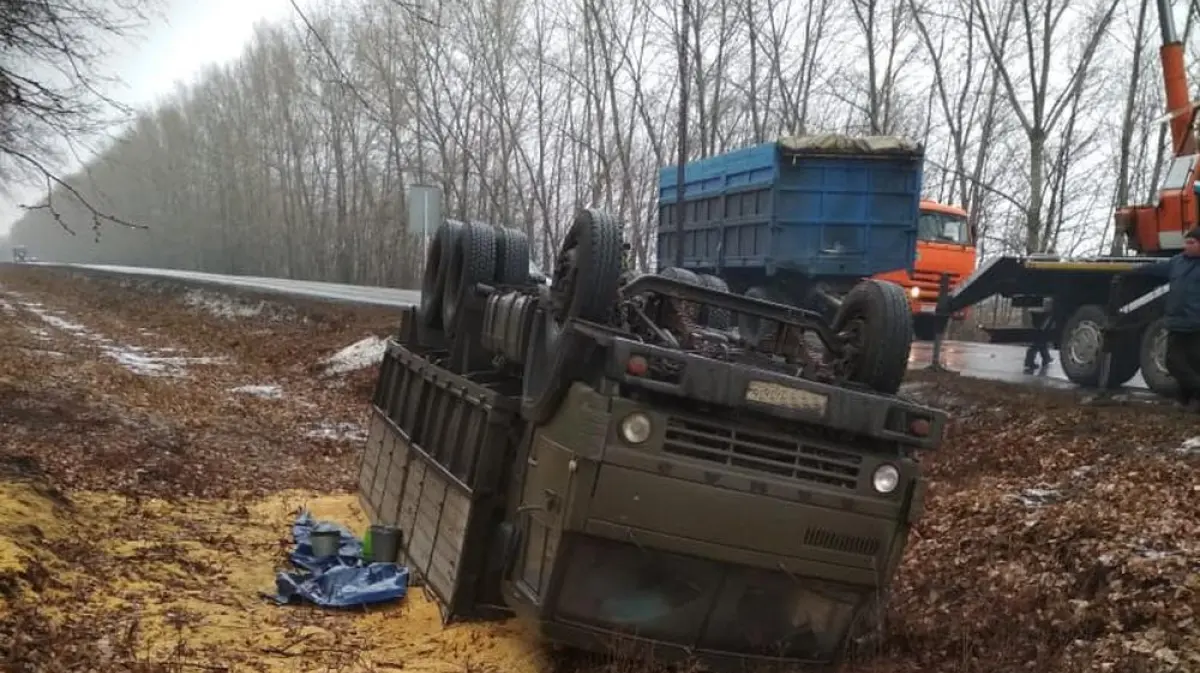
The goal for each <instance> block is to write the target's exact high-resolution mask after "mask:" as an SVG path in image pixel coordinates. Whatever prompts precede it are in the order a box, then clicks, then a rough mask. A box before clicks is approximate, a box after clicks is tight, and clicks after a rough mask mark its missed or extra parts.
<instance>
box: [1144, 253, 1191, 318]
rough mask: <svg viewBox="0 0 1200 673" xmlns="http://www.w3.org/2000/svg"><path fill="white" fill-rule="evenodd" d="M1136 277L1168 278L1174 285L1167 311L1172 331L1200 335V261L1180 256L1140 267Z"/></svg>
mask: <svg viewBox="0 0 1200 673" xmlns="http://www.w3.org/2000/svg"><path fill="white" fill-rule="evenodd" d="M1135 273H1138V274H1146V275H1150V276H1156V277H1158V278H1165V279H1167V281H1168V282H1169V283H1170V289H1168V290H1167V306H1166V310H1165V311H1164V315H1165V316H1166V318H1167V329H1168V330H1171V331H1173V332H1200V257H1188V256H1187V255H1184V254H1183V253H1180V254H1178V255H1175V256H1174V257H1172V258H1171V259H1167V260H1163V261H1161V262H1155V263H1154V264H1147V265H1146V266H1143V267H1140V268H1138V269H1137V271H1135Z"/></svg>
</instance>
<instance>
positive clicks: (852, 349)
mask: <svg viewBox="0 0 1200 673" xmlns="http://www.w3.org/2000/svg"><path fill="white" fill-rule="evenodd" d="M833 329H834V331H835V332H838V333H839V334H841V335H842V336H843V338H844V339H845V340H846V343H847V348H848V349H849V350H848V352H847V354H846V356H845V357H843V358H842V360H841V362H840V365H841V366H840V369H841V371H840V372H839V374H841V375H842V376H844V377H845V378H846V379H847V380H849V381H853V382H855V383H861V384H862V385H865V386H868V387H869V388H871V389H872V390H875V391H877V392H881V393H885V394H893V393H895V392H896V391H897V390H900V384H901V383H902V382H903V381H904V373H905V372H906V371H907V370H908V354H909V350H910V349H911V348H912V341H913V326H912V312H911V310H910V309H909V305H908V297H907V296H906V295H905V293H904V288H902V287H900V286H899V285H897V284H895V283H890V282H888V281H883V280H878V279H875V278H869V279H867V280H864V281H862V282H860V283H859V284H858V285H855V286H854V288H853V289H851V290H850V292H848V293H847V294H846V297H845V298H844V299H843V300H842V306H841V308H839V309H838V312H837V315H836V316H835V317H834V320H833Z"/></svg>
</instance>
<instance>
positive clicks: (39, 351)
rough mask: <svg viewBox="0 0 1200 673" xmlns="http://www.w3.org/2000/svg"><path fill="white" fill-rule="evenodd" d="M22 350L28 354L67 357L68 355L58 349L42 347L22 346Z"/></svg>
mask: <svg viewBox="0 0 1200 673" xmlns="http://www.w3.org/2000/svg"><path fill="white" fill-rule="evenodd" d="M21 352H22V353H25V354H27V355H44V356H46V357H50V358H65V357H67V355H66V353H59V352H58V351H47V350H42V349H40V348H22V349H21Z"/></svg>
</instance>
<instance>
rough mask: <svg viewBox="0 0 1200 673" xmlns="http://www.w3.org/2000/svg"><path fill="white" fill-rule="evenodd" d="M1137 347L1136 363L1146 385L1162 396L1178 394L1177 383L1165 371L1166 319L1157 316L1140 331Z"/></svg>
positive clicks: (1169, 373)
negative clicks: (1140, 335) (1156, 318)
mask: <svg viewBox="0 0 1200 673" xmlns="http://www.w3.org/2000/svg"><path fill="white" fill-rule="evenodd" d="M1140 341H1141V343H1140V344H1139V348H1138V364H1139V365H1140V366H1141V369H1142V379H1144V380H1145V381H1146V387H1147V388H1149V389H1150V390H1151V391H1152V392H1154V393H1155V394H1158V395H1162V396H1163V397H1172V398H1173V397H1176V396H1177V395H1179V383H1178V382H1177V381H1176V380H1175V377H1174V376H1171V372H1169V371H1167V321H1166V319H1165V318H1159V319H1158V320H1155V321H1154V322H1152V323H1150V324H1149V325H1148V326H1147V327H1146V329H1145V331H1143V332H1142V338H1141V340H1140Z"/></svg>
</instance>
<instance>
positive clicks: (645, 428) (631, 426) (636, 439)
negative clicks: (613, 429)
mask: <svg viewBox="0 0 1200 673" xmlns="http://www.w3.org/2000/svg"><path fill="white" fill-rule="evenodd" d="M620 427H621V439H624V440H625V443H626V444H641V443H642V442H644V441H646V440H647V439H650V431H651V430H652V429H653V426H652V425H651V423H650V417H649V416H647V415H646V414H643V413H642V412H640V411H635V412H633V413H632V414H629V415H628V416H626V417H625V418H623V419H621V426H620Z"/></svg>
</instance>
